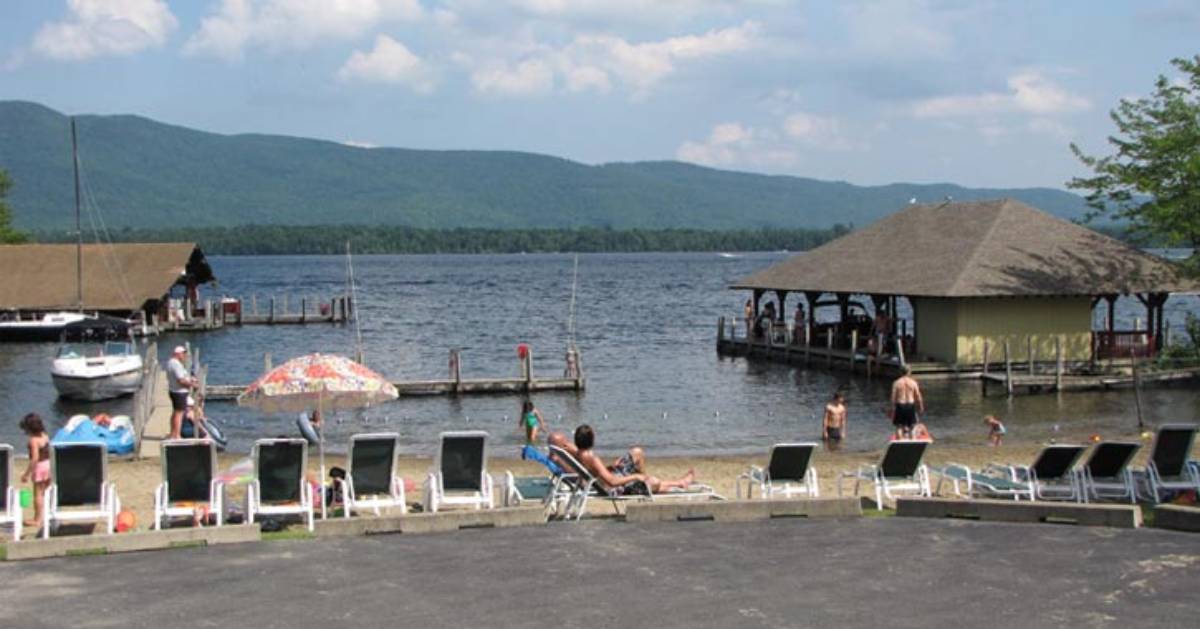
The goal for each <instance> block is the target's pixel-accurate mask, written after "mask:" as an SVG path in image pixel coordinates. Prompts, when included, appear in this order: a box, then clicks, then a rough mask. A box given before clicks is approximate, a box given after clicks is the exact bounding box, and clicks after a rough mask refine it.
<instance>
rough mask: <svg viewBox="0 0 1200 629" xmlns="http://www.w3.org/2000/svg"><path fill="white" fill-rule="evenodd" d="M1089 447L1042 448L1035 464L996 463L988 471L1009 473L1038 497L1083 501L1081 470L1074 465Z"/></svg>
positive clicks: (1012, 479) (1037, 498)
mask: <svg viewBox="0 0 1200 629" xmlns="http://www.w3.org/2000/svg"><path fill="white" fill-rule="evenodd" d="M1084 450H1087V446H1081V445H1069V444H1055V445H1048V446H1046V447H1044V448H1042V451H1041V452H1040V453H1039V454H1038V457H1037V459H1035V460H1034V462H1033V465H1002V464H998V463H993V464H991V465H989V466H988V467H987V468H985V471H986V472H992V473H995V472H1000V473H1004V474H1007V476H1008V479H1009V480H1011V481H1013V482H1016V483H1021V484H1024V485H1026V486H1027V487H1028V488H1029V490H1030V491H1031V492H1032V494H1033V497H1034V499H1036V500H1074V501H1076V502H1082V501H1083V489H1082V482H1081V481H1080V473H1078V472H1077V471H1076V470H1075V464H1076V463H1078V462H1079V459H1080V457H1082V456H1083V452H1084Z"/></svg>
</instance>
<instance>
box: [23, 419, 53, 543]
mask: <svg viewBox="0 0 1200 629" xmlns="http://www.w3.org/2000/svg"><path fill="white" fill-rule="evenodd" d="M20 427H21V432H24V433H25V436H27V437H29V467H28V468H27V469H26V470H25V473H24V474H22V475H21V482H28V481H30V480H32V481H33V519H32V520H25V526H40V525H41V522H42V507H43V505H42V501H43V494H44V493H45V491H46V488H47V487H49V486H50V435H47V434H46V426H45V424H43V423H42V418H41V417H40V416H38V414H37V413H30V414H28V415H26V416H25V417H24V418H22V419H21V423H20Z"/></svg>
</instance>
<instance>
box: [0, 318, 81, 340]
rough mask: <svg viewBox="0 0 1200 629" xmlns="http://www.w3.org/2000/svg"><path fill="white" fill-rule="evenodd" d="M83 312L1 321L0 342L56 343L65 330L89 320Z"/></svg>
mask: <svg viewBox="0 0 1200 629" xmlns="http://www.w3.org/2000/svg"><path fill="white" fill-rule="evenodd" d="M88 318H89V317H88V315H85V314H83V313H82V312H50V313H46V314H44V315H42V316H41V318H33V319H21V318H15V319H9V320H3V319H0V342H5V341H8V342H14V343H36V342H45V341H56V340H58V338H59V337H60V336H62V333H63V328H65V327H66V326H67V325H69V324H72V323H77V322H79V321H83V320H85V319H88Z"/></svg>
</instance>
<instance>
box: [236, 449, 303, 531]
mask: <svg viewBox="0 0 1200 629" xmlns="http://www.w3.org/2000/svg"><path fill="white" fill-rule="evenodd" d="M253 458H254V480H253V481H252V482H251V483H250V486H249V487H248V488H247V489H246V521H247V522H249V523H250V524H253V523H254V518H255V516H257V515H298V516H301V517H302V518H304V520H305V522H306V523H307V525H308V530H309V531H312V530H313V491H312V485H310V484H309V483H308V481H306V480H305V478H304V473H305V470H306V469H307V468H308V442H307V441H305V440H303V439H259V440H258V441H255V442H254V453H253Z"/></svg>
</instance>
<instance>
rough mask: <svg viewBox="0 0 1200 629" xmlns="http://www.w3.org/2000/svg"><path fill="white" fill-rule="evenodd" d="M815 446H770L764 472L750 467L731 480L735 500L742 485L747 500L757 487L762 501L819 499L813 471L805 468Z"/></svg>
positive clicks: (787, 444)
mask: <svg viewBox="0 0 1200 629" xmlns="http://www.w3.org/2000/svg"><path fill="white" fill-rule="evenodd" d="M817 447H818V446H817V444H816V443H815V442H804V443H777V444H775V445H774V446H771V454H770V456H769V457H768V459H767V467H766V469H763V468H761V467H759V466H757V465H753V466H750V467H749V468H748V469H747V470H746V471H745V472H743V473H742V474H741V475H740V476H738V477H737V480H736V481H734V482H735V484H736V485H737V488H736V491H737V497H738V498H741V497H742V486H743V485H744V486H745V487H746V497H747V498H753V497H754V488H755V487H758V489H759V496H761V497H762V498H790V497H792V496H808V497H810V498H816V497H819V496H820V495H821V487H820V485H819V484H818V481H817V470H816V468H814V467H812V466H811V465H809V463H810V462H811V461H812V458H813V453H815V452H816V451H817Z"/></svg>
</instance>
